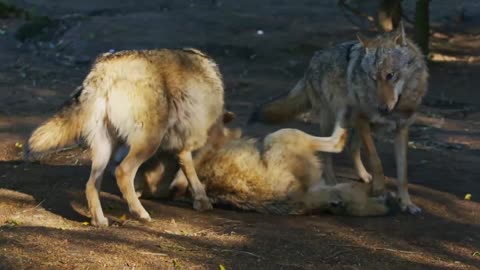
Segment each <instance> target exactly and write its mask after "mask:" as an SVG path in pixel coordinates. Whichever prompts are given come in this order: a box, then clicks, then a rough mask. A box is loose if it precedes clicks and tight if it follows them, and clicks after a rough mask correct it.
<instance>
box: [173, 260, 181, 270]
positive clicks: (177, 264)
mask: <svg viewBox="0 0 480 270" xmlns="http://www.w3.org/2000/svg"><path fill="white" fill-rule="evenodd" d="M172 263H173V267H174V268H180V267H181V265H180V263H179V262H177V260H176V259H173V260H172Z"/></svg>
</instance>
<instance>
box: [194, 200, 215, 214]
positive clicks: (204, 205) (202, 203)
mask: <svg viewBox="0 0 480 270" xmlns="http://www.w3.org/2000/svg"><path fill="white" fill-rule="evenodd" d="M193 209H195V210H197V211H208V210H212V209H213V206H212V204H211V203H210V201H209V200H208V199H197V200H195V201H194V202H193Z"/></svg>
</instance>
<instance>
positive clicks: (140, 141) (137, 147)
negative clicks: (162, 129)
mask: <svg viewBox="0 0 480 270" xmlns="http://www.w3.org/2000/svg"><path fill="white" fill-rule="evenodd" d="M157 135H158V136H156V137H155V138H151V137H147V138H145V137H144V136H139V137H137V138H136V140H135V141H133V142H129V144H130V151H129V152H128V155H127V156H126V157H125V159H124V160H123V161H122V163H120V165H119V166H118V167H117V169H116V170H115V176H116V178H117V185H118V188H119V189H120V191H121V192H122V195H123V198H124V199H125V200H126V201H127V203H128V208H129V210H130V213H132V215H134V216H135V217H137V218H138V219H140V220H141V221H144V222H148V221H151V218H150V215H149V214H148V213H147V211H146V210H145V208H143V206H142V204H141V203H140V200H139V199H138V197H137V194H136V193H135V186H134V178H135V175H136V174H137V171H138V168H139V167H140V165H142V163H143V162H145V161H146V160H147V159H149V158H150V157H151V156H153V154H155V152H156V151H157V148H158V146H159V145H160V142H161V139H162V137H163V134H157Z"/></svg>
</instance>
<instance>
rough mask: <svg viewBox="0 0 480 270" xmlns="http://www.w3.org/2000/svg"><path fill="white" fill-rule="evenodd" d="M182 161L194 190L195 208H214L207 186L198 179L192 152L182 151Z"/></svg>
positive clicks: (183, 168) (182, 166) (191, 187)
mask: <svg viewBox="0 0 480 270" xmlns="http://www.w3.org/2000/svg"><path fill="white" fill-rule="evenodd" d="M178 158H179V161H180V167H181V169H182V171H183V173H184V174H185V176H186V177H187V179H188V183H189V184H190V189H191V192H192V198H193V208H194V209H195V210H199V211H205V210H210V209H212V208H213V207H212V204H211V203H210V200H209V199H208V197H207V193H206V192H205V188H204V187H203V185H202V183H200V180H199V179H198V176H197V172H196V171H195V164H194V162H193V159H192V152H190V151H185V150H184V151H181V152H180V153H179V154H178Z"/></svg>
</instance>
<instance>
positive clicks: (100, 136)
mask: <svg viewBox="0 0 480 270" xmlns="http://www.w3.org/2000/svg"><path fill="white" fill-rule="evenodd" d="M113 147H114V143H113V140H112V138H111V137H110V135H109V134H108V131H107V130H106V129H105V128H103V127H102V128H100V129H99V130H96V131H95V134H94V136H93V138H92V140H91V142H90V148H91V150H92V169H91V172H90V178H89V179H88V182H87V185H86V188H85V194H86V196H87V201H88V208H89V210H90V214H91V215H92V220H91V224H92V225H94V226H108V220H107V218H105V216H104V215H103V211H102V205H101V203H100V197H99V191H100V187H101V185H102V178H103V173H104V171H105V168H106V167H107V165H108V162H109V160H110V156H111V154H112V149H113Z"/></svg>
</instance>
